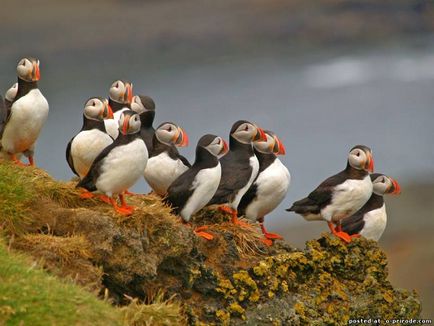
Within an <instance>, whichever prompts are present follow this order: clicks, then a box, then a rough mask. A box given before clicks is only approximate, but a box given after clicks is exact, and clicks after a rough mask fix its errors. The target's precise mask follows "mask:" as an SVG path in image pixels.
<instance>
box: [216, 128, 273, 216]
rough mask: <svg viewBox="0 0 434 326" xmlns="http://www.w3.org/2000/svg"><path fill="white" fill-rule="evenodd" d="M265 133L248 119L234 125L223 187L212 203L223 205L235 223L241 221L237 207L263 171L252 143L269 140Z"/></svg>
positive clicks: (223, 169)
mask: <svg viewBox="0 0 434 326" xmlns="http://www.w3.org/2000/svg"><path fill="white" fill-rule="evenodd" d="M266 140H267V137H266V135H265V133H264V131H263V130H262V129H261V128H259V127H258V126H256V125H254V124H253V123H251V122H248V121H245V120H239V121H237V122H235V123H234V124H233V126H232V129H231V131H230V136H229V152H228V153H227V154H226V155H225V156H223V157H222V158H221V159H220V163H221V166H222V177H221V180H220V184H219V187H218V189H217V191H216V193H215V195H214V196H213V198H212V199H211V200H210V202H209V203H208V204H209V205H214V204H220V205H223V206H220V209H221V210H222V211H224V212H227V213H229V214H231V215H232V222H233V223H236V224H243V223H241V222H240V221H238V218H237V214H238V212H237V208H238V204H239V203H240V200H241V198H242V197H243V196H244V194H245V193H246V192H247V190H248V189H249V187H250V186H251V185H252V183H253V180H255V178H256V176H257V175H258V171H259V162H258V158H257V157H256V155H255V153H254V151H253V146H252V142H253V141H266Z"/></svg>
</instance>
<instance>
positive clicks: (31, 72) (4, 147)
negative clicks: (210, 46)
mask: <svg viewBox="0 0 434 326" xmlns="http://www.w3.org/2000/svg"><path fill="white" fill-rule="evenodd" d="M17 75H18V87H17V90H16V95H15V96H14V97H13V99H12V96H11V97H10V99H12V100H11V101H10V106H9V105H8V103H7V102H5V104H4V105H2V110H3V112H2V113H1V114H0V116H2V117H3V119H2V120H3V121H0V148H1V152H2V156H3V157H4V156H6V157H8V158H10V159H11V160H13V161H15V162H16V163H17V164H19V165H24V164H23V163H22V162H21V161H19V160H18V158H17V155H18V156H19V155H20V154H21V153H23V154H24V155H25V156H26V157H27V158H28V159H29V164H28V165H32V166H33V165H35V164H34V158H33V155H34V148H35V143H36V140H37V139H38V137H39V134H40V132H41V130H42V127H43V126H44V124H45V122H46V120H47V117H48V111H49V107H48V102H47V100H46V99H45V97H44V95H42V93H41V91H40V90H39V88H38V81H39V79H40V78H41V75H40V70H39V60H37V59H35V58H30V57H27V58H23V59H21V60H20V61H19V62H18V65H17ZM11 92H12V94H11V95H13V93H14V92H15V90H12V91H11ZM7 96H8V95H7Z"/></svg>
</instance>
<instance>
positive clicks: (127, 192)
mask: <svg viewBox="0 0 434 326" xmlns="http://www.w3.org/2000/svg"><path fill="white" fill-rule="evenodd" d="M124 195H125V196H142V194H136V193H134V192H131V191H128V190H125V191H124Z"/></svg>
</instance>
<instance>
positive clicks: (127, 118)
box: [122, 116, 130, 135]
mask: <svg viewBox="0 0 434 326" xmlns="http://www.w3.org/2000/svg"><path fill="white" fill-rule="evenodd" d="M129 121H130V117H128V116H124V123H123V125H122V133H123V134H124V135H126V134H127V132H128V124H129V123H128V122H129Z"/></svg>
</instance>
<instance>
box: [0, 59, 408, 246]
mask: <svg viewBox="0 0 434 326" xmlns="http://www.w3.org/2000/svg"><path fill="white" fill-rule="evenodd" d="M17 76H18V83H15V84H14V85H12V87H11V88H9V89H8V90H7V91H6V93H5V96H4V98H3V97H2V96H0V158H1V159H5V160H12V161H13V162H15V163H16V164H18V165H20V166H34V165H35V160H34V152H35V143H36V140H37V139H38V136H39V133H40V132H41V129H42V127H43V126H44V124H45V122H46V120H47V117H48V111H49V106H48V102H47V100H46V99H45V97H44V95H43V94H42V93H41V91H40V90H39V88H38V81H39V79H40V78H41V74H40V70H39V60H37V59H35V58H31V57H27V58H23V59H21V60H20V61H19V62H18V65H17ZM154 118H155V103H154V101H153V100H152V98H150V97H149V96H144V95H134V94H133V84H132V83H131V82H129V81H126V80H116V81H115V82H114V83H113V84H112V85H111V87H110V89H109V97H108V99H106V98H103V97H93V98H90V99H89V100H87V101H86V103H85V105H84V110H83V125H82V127H81V129H80V131H79V132H78V133H77V134H76V135H75V136H74V137H73V138H72V139H71V140H70V142H69V143H68V145H67V147H66V161H67V162H68V165H69V167H70V168H71V171H72V172H73V173H74V174H76V175H77V177H78V179H79V181H78V183H77V187H79V188H80V189H81V190H82V192H81V194H80V197H81V198H83V199H86V198H91V197H94V196H97V197H98V198H99V199H101V200H103V201H105V202H107V203H108V204H110V205H112V206H113V208H114V210H115V211H116V212H117V213H119V214H123V215H130V214H132V212H133V210H134V207H132V206H128V205H127V202H126V200H125V195H132V194H131V193H130V192H129V191H128V189H129V188H131V187H132V186H133V185H134V184H135V183H136V182H137V181H138V180H139V179H140V178H142V177H143V178H144V179H145V180H146V182H147V183H148V184H149V186H150V187H151V188H152V190H153V192H154V193H155V194H157V195H159V196H161V198H162V200H163V201H164V203H166V204H167V205H169V206H170V207H171V208H172V211H173V213H174V214H177V215H179V216H180V217H181V221H182V222H183V223H186V224H188V223H189V221H190V219H191V217H192V215H194V214H195V213H197V212H198V211H200V210H201V209H202V208H204V207H206V206H209V205H219V209H220V210H222V211H223V212H226V213H228V214H230V216H231V219H232V223H234V224H237V225H239V226H240V227H251V224H249V223H246V222H243V221H242V220H239V219H238V217H240V216H243V217H245V218H246V219H247V220H249V221H251V222H253V223H255V222H258V223H259V226H260V228H261V230H262V233H263V235H264V238H263V239H262V240H263V242H264V243H265V244H267V245H272V244H273V240H275V239H282V237H281V236H280V235H278V234H274V233H270V232H268V231H267V230H266V229H265V227H264V218H265V216H266V215H267V214H269V213H270V212H272V211H273V210H274V209H275V208H276V207H277V206H278V205H279V204H280V203H281V202H282V201H283V199H284V198H285V196H286V193H287V191H288V188H289V185H290V181H291V177H290V174H289V171H288V169H287V168H286V167H285V166H284V165H283V164H282V162H281V161H280V160H279V158H278V155H284V154H285V147H284V146H283V143H282V141H281V140H280V139H279V138H278V136H277V135H276V134H275V133H274V132H272V131H269V130H263V129H261V128H260V127H259V126H258V125H256V124H255V123H252V122H249V121H245V120H240V121H237V122H235V123H234V124H233V125H232V128H231V130H230V133H229V145H228V144H227V143H226V142H225V140H224V139H223V138H222V137H220V136H216V135H211V134H206V135H204V136H202V137H201V138H200V139H199V142H198V143H197V145H196V157H195V160H194V163H193V164H190V162H189V160H188V159H187V158H185V157H184V156H182V155H181V154H180V153H179V151H178V149H177V147H183V146H187V145H188V136H187V134H186V132H185V131H184V130H183V129H182V128H181V127H180V126H179V125H177V124H176V123H173V122H164V123H162V124H160V125H159V126H158V127H157V128H154V127H153V122H154ZM23 155H24V157H25V158H26V159H27V160H28V164H25V163H23V162H22V160H21V159H22V158H23ZM373 172H374V159H373V155H372V151H371V149H370V148H369V147H367V146H364V145H356V146H354V147H353V148H352V149H351V150H350V152H349V154H348V159H347V166H346V168H345V169H344V170H343V171H341V172H339V173H337V174H335V175H334V176H331V177H329V178H328V179H326V180H325V181H323V182H322V183H321V184H320V185H319V186H318V187H317V188H316V189H315V190H313V191H312V192H311V193H310V194H309V195H307V197H306V198H303V199H300V200H298V201H296V202H294V203H293V204H292V206H291V207H290V208H288V209H287V211H291V212H295V213H297V214H300V215H302V216H303V217H304V218H305V219H306V220H307V221H313V220H324V221H326V222H327V224H328V226H329V228H330V230H331V232H332V233H333V234H334V235H336V236H337V237H339V238H340V239H342V241H345V242H347V243H349V242H351V239H352V238H354V237H360V236H364V237H366V238H368V239H373V240H376V241H378V240H379V239H380V237H381V235H382V234H383V232H384V229H385V227H386V222H387V214H386V207H385V204H384V199H383V195H385V194H399V193H400V186H399V184H398V183H397V182H396V181H395V180H394V179H392V178H391V177H389V176H387V175H384V174H380V173H373ZM118 198H119V201H118ZM206 229H207V227H206V226H202V227H199V228H196V229H194V232H195V234H196V235H197V236H199V237H202V238H204V239H206V240H212V239H213V235H212V234H211V233H209V232H206Z"/></svg>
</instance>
